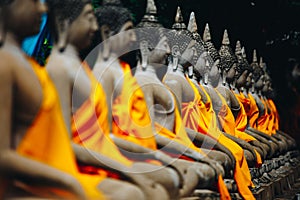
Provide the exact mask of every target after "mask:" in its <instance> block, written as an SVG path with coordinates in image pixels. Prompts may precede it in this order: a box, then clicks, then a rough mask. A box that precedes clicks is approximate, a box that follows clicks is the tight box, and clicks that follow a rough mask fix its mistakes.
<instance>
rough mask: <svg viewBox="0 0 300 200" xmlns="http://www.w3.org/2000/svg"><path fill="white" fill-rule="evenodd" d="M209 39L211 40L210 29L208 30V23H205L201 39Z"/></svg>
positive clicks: (206, 40)
mask: <svg viewBox="0 0 300 200" xmlns="http://www.w3.org/2000/svg"><path fill="white" fill-rule="evenodd" d="M210 40H211V36H210V30H209V26H208V23H206V25H205V29H204V33H203V41H204V42H208V41H210Z"/></svg>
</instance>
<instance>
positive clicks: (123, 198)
mask: <svg viewBox="0 0 300 200" xmlns="http://www.w3.org/2000/svg"><path fill="white" fill-rule="evenodd" d="M98 188H99V189H100V190H101V191H102V192H103V194H104V195H105V197H106V198H108V199H112V200H131V199H142V200H146V199H147V198H146V196H145V194H144V192H143V191H142V190H141V189H140V188H139V187H137V186H135V185H133V184H131V183H128V182H125V181H119V180H115V179H110V178H107V179H105V180H103V181H102V182H101V183H100V185H99V186H98Z"/></svg>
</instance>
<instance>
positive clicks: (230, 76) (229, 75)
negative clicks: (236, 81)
mask: <svg viewBox="0 0 300 200" xmlns="http://www.w3.org/2000/svg"><path fill="white" fill-rule="evenodd" d="M235 68H236V63H234V64H233V65H232V66H231V68H230V70H229V71H228V72H227V77H226V78H227V80H228V81H230V82H231V81H233V78H234V75H235Z"/></svg>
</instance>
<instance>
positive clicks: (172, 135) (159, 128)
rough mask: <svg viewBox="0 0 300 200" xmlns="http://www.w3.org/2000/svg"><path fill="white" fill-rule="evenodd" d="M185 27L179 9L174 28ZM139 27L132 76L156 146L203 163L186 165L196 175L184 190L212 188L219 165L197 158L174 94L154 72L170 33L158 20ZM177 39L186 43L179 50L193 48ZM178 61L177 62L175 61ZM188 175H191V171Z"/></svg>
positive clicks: (161, 61)
mask: <svg viewBox="0 0 300 200" xmlns="http://www.w3.org/2000/svg"><path fill="white" fill-rule="evenodd" d="M184 26H185V25H184V24H183V23H182V16H181V11H180V8H178V10H177V14H176V23H175V24H174V26H173V27H176V28H177V29H180V27H184ZM138 27H139V28H141V31H140V32H139V34H138V38H139V40H140V47H141V50H140V52H141V53H140V60H139V62H138V63H139V65H138V66H137V69H136V73H135V77H136V79H137V81H138V83H139V85H141V88H142V90H143V92H144V94H145V96H146V97H147V98H146V99H145V100H146V102H147V107H148V110H149V111H150V116H151V119H152V125H153V127H154V128H155V129H156V132H157V135H156V141H157V144H158V146H159V147H160V150H162V151H164V152H166V153H167V154H170V155H172V156H173V157H175V158H176V157H179V158H184V157H185V158H186V159H187V157H190V158H191V159H194V160H197V161H199V162H203V163H197V162H188V163H189V165H190V166H193V168H194V169H195V170H196V174H194V176H193V177H192V176H191V177H190V178H189V179H187V180H188V182H189V181H191V182H189V183H188V185H187V186H186V187H187V188H189V187H191V184H192V182H194V181H195V182H194V183H196V184H197V185H196V186H197V187H198V188H199V187H200V188H207V187H211V186H212V183H213V182H214V181H215V176H216V174H217V173H218V172H219V171H221V172H222V170H223V169H222V168H221V166H220V165H216V164H215V163H214V162H213V161H210V160H209V159H207V158H202V156H201V155H199V150H198V148H197V147H195V146H194V145H193V143H192V142H191V141H190V139H189V137H188V135H187V134H186V132H185V130H184V129H183V128H182V127H181V123H182V122H181V118H180V114H179V112H178V108H177V105H176V102H175V99H174V97H173V94H172V93H171V92H170V91H169V90H168V88H167V87H166V86H165V85H164V84H163V83H162V82H161V80H160V79H159V78H158V76H157V73H156V71H157V70H158V69H159V68H160V67H162V66H163V65H164V64H165V62H166V56H167V55H168V54H169V53H170V47H169V45H168V43H167V37H166V35H168V39H169V35H170V33H164V32H163V31H162V30H163V29H162V26H161V25H160V24H158V22H157V21H155V22H151V23H150V22H148V23H145V22H144V21H142V22H141V24H139V25H138ZM173 33H174V32H173ZM179 37H181V39H182V41H185V42H186V43H184V47H182V48H183V50H184V49H185V48H187V47H188V46H189V47H188V48H189V49H192V47H193V41H192V40H191V38H186V36H185V35H183V34H182V35H181V36H179ZM158 38H159V39H158ZM185 39H187V40H185ZM145 44H146V45H145ZM180 48H181V47H180ZM177 50H178V48H177ZM189 53H191V52H189ZM189 53H188V52H186V54H185V56H186V57H185V59H188V56H190V55H189ZM175 62H177V61H175ZM178 62H180V61H179V60H178ZM180 155H183V156H180ZM180 160H181V159H180ZM204 163H207V164H210V163H212V164H214V165H216V166H214V168H215V169H214V168H211V167H210V166H209V165H207V164H204ZM177 164H178V165H182V164H187V161H185V162H183V161H181V162H180V163H177ZM220 168H221V169H220ZM200 171H202V173H200V174H199V172H200ZM215 171H216V172H215ZM189 172H191V173H192V171H189Z"/></svg>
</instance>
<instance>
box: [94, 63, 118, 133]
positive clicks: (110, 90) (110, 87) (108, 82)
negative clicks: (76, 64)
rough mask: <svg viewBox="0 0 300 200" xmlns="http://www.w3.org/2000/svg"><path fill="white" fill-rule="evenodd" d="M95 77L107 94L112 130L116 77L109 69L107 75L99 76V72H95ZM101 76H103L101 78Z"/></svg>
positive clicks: (109, 121)
mask: <svg viewBox="0 0 300 200" xmlns="http://www.w3.org/2000/svg"><path fill="white" fill-rule="evenodd" d="M93 73H94V75H95V77H96V78H97V79H98V80H99V81H100V83H101V85H102V87H103V89H104V91H105V94H106V102H107V108H108V114H107V115H108V116H107V117H108V123H109V127H110V130H112V102H113V100H114V86H115V83H114V77H113V75H112V73H111V71H110V70H109V69H107V72H106V75H103V74H98V73H97V70H95V69H94V71H93ZM100 75H101V76H100Z"/></svg>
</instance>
